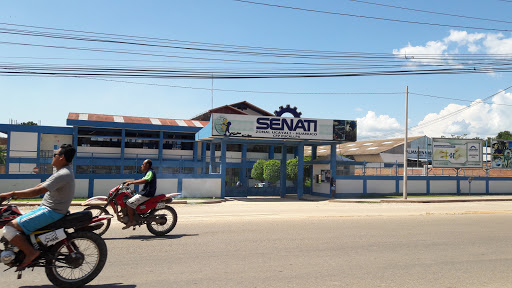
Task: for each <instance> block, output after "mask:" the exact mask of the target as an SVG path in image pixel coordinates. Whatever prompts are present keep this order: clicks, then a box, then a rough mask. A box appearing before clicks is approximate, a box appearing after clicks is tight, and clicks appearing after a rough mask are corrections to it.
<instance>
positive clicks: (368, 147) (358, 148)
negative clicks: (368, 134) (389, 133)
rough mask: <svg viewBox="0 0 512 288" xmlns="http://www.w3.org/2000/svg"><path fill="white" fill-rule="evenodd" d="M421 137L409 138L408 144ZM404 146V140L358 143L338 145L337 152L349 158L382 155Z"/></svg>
mask: <svg viewBox="0 0 512 288" xmlns="http://www.w3.org/2000/svg"><path fill="white" fill-rule="evenodd" d="M421 137H424V136H415V137H407V143H409V142H411V141H414V140H416V139H418V138H421ZM403 144H404V138H393V139H381V140H368V141H357V142H351V143H344V144H340V145H337V146H336V152H337V154H341V155H347V156H349V155H350V156H353V155H369V154H380V153H382V152H385V151H388V150H390V149H392V148H395V147H397V146H400V145H403Z"/></svg>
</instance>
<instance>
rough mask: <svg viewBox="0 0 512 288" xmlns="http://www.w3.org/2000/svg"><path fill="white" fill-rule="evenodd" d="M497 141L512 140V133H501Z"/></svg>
mask: <svg viewBox="0 0 512 288" xmlns="http://www.w3.org/2000/svg"><path fill="white" fill-rule="evenodd" d="M496 139H500V140H512V133H510V131H501V132H500V133H498V136H496Z"/></svg>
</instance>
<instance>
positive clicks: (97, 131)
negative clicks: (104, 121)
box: [78, 127, 122, 137]
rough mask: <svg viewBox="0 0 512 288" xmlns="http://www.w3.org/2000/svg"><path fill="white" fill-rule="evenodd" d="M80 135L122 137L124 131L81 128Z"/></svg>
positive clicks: (79, 129)
mask: <svg viewBox="0 0 512 288" xmlns="http://www.w3.org/2000/svg"><path fill="white" fill-rule="evenodd" d="M78 135H84V136H86V135H87V136H105V137H107V136H111V137H121V136H122V130H121V129H102V128H88V127H79V128H78Z"/></svg>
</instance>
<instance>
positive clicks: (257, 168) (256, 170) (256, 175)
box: [251, 160, 266, 181]
mask: <svg viewBox="0 0 512 288" xmlns="http://www.w3.org/2000/svg"><path fill="white" fill-rule="evenodd" d="M265 162H266V161H265V160H258V161H256V163H254V166H252V170H251V177H252V178H253V179H256V180H259V181H265V178H264V177H263V166H264V165H265Z"/></svg>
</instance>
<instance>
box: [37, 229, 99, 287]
mask: <svg viewBox="0 0 512 288" xmlns="http://www.w3.org/2000/svg"><path fill="white" fill-rule="evenodd" d="M67 240H68V241H67V242H68V244H69V245H70V246H71V247H72V248H73V250H74V251H73V253H70V252H69V250H68V247H67V246H66V244H65V243H64V242H62V241H61V242H59V243H57V244H55V246H54V247H52V249H51V251H50V255H51V257H48V259H46V267H45V272H46V276H47V277H48V280H50V282H52V283H53V284H54V285H55V286H57V287H82V286H84V285H85V284H87V283H89V282H91V281H92V280H93V279H94V278H96V276H98V274H100V272H101V270H102V269H103V266H105V262H106V261H107V245H106V244H105V241H104V240H103V239H102V238H101V237H100V236H99V235H98V234H96V233H94V232H90V231H78V232H74V233H71V234H68V238H67Z"/></svg>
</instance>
